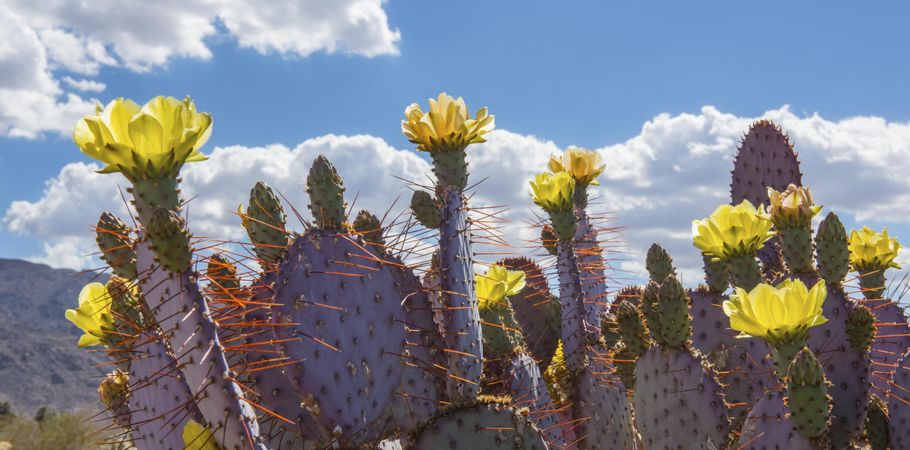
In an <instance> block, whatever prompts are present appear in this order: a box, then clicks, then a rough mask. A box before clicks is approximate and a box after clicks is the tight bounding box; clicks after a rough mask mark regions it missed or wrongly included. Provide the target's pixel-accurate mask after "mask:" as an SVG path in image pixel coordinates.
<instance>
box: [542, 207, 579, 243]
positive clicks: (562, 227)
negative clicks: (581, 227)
mask: <svg viewBox="0 0 910 450" xmlns="http://www.w3.org/2000/svg"><path fill="white" fill-rule="evenodd" d="M549 214H550V223H551V224H552V225H553V234H554V235H555V236H556V240H557V241H571V240H572V239H573V238H574V237H575V230H576V229H577V225H578V224H577V222H576V219H575V213H574V212H572V210H571V209H569V210H565V211H552V212H550V213H549Z"/></svg>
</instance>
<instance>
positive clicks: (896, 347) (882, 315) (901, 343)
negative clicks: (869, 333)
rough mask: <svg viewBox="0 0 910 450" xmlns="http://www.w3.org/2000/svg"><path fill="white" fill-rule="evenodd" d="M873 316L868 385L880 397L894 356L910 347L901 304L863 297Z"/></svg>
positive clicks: (894, 358) (908, 330)
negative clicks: (870, 379) (873, 388)
mask: <svg viewBox="0 0 910 450" xmlns="http://www.w3.org/2000/svg"><path fill="white" fill-rule="evenodd" d="M863 305H865V306H866V307H868V308H869V309H870V310H871V311H872V314H873V315H874V316H875V326H876V330H875V339H874V340H873V341H872V348H871V350H870V351H869V354H870V355H869V356H870V357H871V358H872V373H871V374H870V377H871V378H872V385H873V386H874V387H875V393H877V394H879V395H880V396H883V395H884V394H885V392H888V389H889V388H890V387H889V386H888V380H890V373H891V371H892V370H894V367H895V365H896V364H897V360H898V358H900V356H901V355H903V354H904V352H905V351H907V349H908V348H910V325H908V324H907V316H906V313H905V312H904V308H903V307H901V305H899V304H897V303H895V302H893V301H891V300H888V299H884V300H863Z"/></svg>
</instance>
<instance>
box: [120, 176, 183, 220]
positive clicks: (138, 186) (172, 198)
mask: <svg viewBox="0 0 910 450" xmlns="http://www.w3.org/2000/svg"><path fill="white" fill-rule="evenodd" d="M178 182H179V180H178V179H177V177H176V176H175V177H165V178H149V179H141V180H135V181H134V182H133V186H132V187H131V188H128V189H127V192H129V193H131V194H133V206H134V207H135V208H136V214H137V215H138V216H139V222H140V223H142V224H143V225H147V224H148V221H149V219H151V217H152V214H154V213H155V209H156V208H164V209H169V210H171V211H177V210H178V209H180V190H179V189H178V188H177V186H178Z"/></svg>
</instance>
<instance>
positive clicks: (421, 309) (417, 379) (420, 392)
mask: <svg viewBox="0 0 910 450" xmlns="http://www.w3.org/2000/svg"><path fill="white" fill-rule="evenodd" d="M379 256H380V257H381V258H382V259H383V260H384V261H385V262H386V264H387V265H388V267H389V269H390V270H391V271H392V276H393V277H394V279H395V282H396V283H397V286H398V290H399V291H400V292H401V298H402V299H403V300H402V302H401V308H399V309H398V310H397V311H396V321H398V322H399V323H402V324H404V325H405V328H406V330H407V332H408V334H407V343H406V346H405V351H404V353H403V354H402V358H403V363H402V364H403V366H402V372H401V380H400V382H399V388H398V390H397V391H396V392H395V393H394V395H393V396H392V401H391V403H390V405H389V410H388V415H389V420H390V430H391V432H392V433H394V434H395V435H405V434H407V433H410V432H411V431H413V430H414V429H415V428H417V427H418V426H419V425H420V424H422V423H424V422H426V421H427V420H429V419H430V417H432V416H433V415H435V414H436V412H437V411H438V409H439V406H440V405H441V404H443V403H442V401H444V400H445V388H446V371H445V369H444V368H445V364H446V356H445V353H444V352H443V349H444V348H445V342H444V341H443V337H442V334H440V332H439V329H438V328H437V323H436V322H435V320H436V311H437V309H436V307H435V305H434V304H433V303H432V302H431V301H430V293H429V292H428V291H427V290H426V289H425V288H424V287H423V285H422V284H421V283H420V279H419V278H418V277H417V276H416V275H415V274H414V271H413V270H411V268H409V267H408V266H407V265H405V264H404V262H403V261H401V259H400V258H398V257H397V256H394V255H391V254H389V253H383V254H381V255H379Z"/></svg>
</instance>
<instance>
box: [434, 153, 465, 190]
mask: <svg viewBox="0 0 910 450" xmlns="http://www.w3.org/2000/svg"><path fill="white" fill-rule="evenodd" d="M430 157H431V158H433V173H434V174H435V175H436V179H437V180H438V181H439V184H440V185H441V186H445V187H453V188H456V189H458V190H463V189H464V188H465V187H467V185H468V163H467V161H466V160H465V158H466V157H467V153H465V151H464V149H452V150H449V151H439V152H430Z"/></svg>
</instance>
